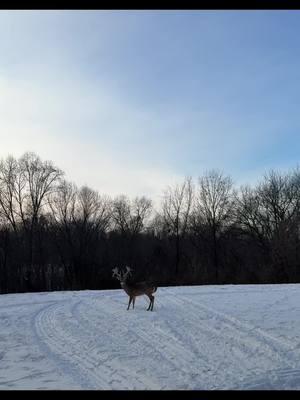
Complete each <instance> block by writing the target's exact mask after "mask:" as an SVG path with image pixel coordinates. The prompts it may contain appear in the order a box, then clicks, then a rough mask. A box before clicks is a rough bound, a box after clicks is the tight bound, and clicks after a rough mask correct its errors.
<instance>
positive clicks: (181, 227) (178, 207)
mask: <svg viewBox="0 0 300 400" xmlns="http://www.w3.org/2000/svg"><path fill="white" fill-rule="evenodd" d="M193 193H194V191H193V184H192V179H191V178H190V177H188V178H185V180H184V182H183V183H182V184H177V185H176V186H175V187H173V188H172V187H170V186H169V187H168V188H167V189H166V190H165V192H164V198H163V204H162V212H163V218H164V222H165V225H166V227H167V230H168V232H169V235H171V236H172V237H174V238H175V274H176V275H177V274H178V272H179V266H180V261H181V256H182V254H181V240H182V239H183V238H184V236H185V234H186V233H187V230H188V221H189V216H190V213H191V209H192V203H193Z"/></svg>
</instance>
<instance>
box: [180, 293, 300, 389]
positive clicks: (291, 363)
mask: <svg viewBox="0 0 300 400" xmlns="http://www.w3.org/2000/svg"><path fill="white" fill-rule="evenodd" d="M174 295H175V296H176V297H177V299H178V298H180V301H181V302H186V303H189V304H190V305H191V306H192V307H194V309H197V310H198V313H199V310H202V311H205V312H207V313H211V315H214V316H215V317H217V318H218V321H222V325H223V326H224V327H226V328H232V329H233V332H236V334H234V335H233V337H232V339H233V340H235V339H236V337H238V335H240V333H242V334H243V335H244V339H243V340H244V341H245V339H246V340H247V341H248V342H249V344H248V347H249V345H251V346H252V345H256V346H257V349H259V348H260V349H261V353H262V354H261V355H262V357H264V358H266V357H268V358H269V360H270V361H272V360H273V362H274V361H275V362H277V363H278V364H279V365H283V366H284V367H283V368H280V369H276V370H274V369H273V366H274V364H271V366H270V370H268V371H266V370H264V371H262V372H259V373H255V374H249V373H248V374H247V375H248V376H247V375H246V377H244V378H243V382H242V383H241V382H239V388H240V387H241V384H242V386H244V385H245V387H246V388H248V384H247V383H246V382H249V385H250V386H249V388H250V387H252V386H253V387H254V386H256V379H258V381H261V375H262V374H266V377H269V376H270V374H273V375H274V374H275V376H276V374H278V379H279V375H281V371H285V374H287V371H289V373H290V374H293V373H294V371H297V370H298V368H297V367H298V366H299V362H300V357H299V350H298V351H296V352H295V347H296V346H295V345H294V346H292V345H291V344H290V343H287V342H285V341H284V340H282V339H279V338H276V337H274V336H272V335H270V334H269V333H268V332H265V331H263V330H262V329H261V328H258V327H256V326H254V325H252V324H250V323H248V322H242V321H240V320H238V319H237V318H235V317H233V316H231V315H228V314H226V313H223V312H220V311H217V310H215V309H213V308H211V307H209V306H206V305H203V304H200V303H198V302H195V301H194V300H191V299H187V298H186V297H185V298H184V299H182V295H181V294H180V295H178V294H174ZM220 332H222V335H224V334H225V332H224V330H223V329H220ZM245 343H246V342H245ZM265 351H266V352H267V354H266V353H265ZM297 353H298V354H297ZM254 354H255V353H254ZM241 361H242V360H241ZM254 367H257V365H254ZM275 371H278V372H277V373H276V372H275ZM274 379H275V378H274ZM275 380H276V379H275Z"/></svg>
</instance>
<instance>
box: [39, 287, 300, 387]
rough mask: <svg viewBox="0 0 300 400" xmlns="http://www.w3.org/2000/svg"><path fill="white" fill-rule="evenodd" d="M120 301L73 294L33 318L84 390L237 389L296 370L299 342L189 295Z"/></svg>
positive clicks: (168, 293) (46, 344) (47, 348)
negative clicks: (143, 304) (144, 304)
mask: <svg viewBox="0 0 300 400" xmlns="http://www.w3.org/2000/svg"><path fill="white" fill-rule="evenodd" d="M121 299H123V295H121V293H119V292H118V293H116V294H112V293H101V294H99V295H91V296H82V295H78V296H75V299H74V298H72V299H71V301H59V302H55V303H53V302H52V303H51V304H48V305H47V306H46V307H44V308H42V309H41V310H40V311H39V312H37V313H36V314H35V316H34V319H33V326H34V329H35V334H36V336H37V339H38V342H39V344H40V346H41V348H42V350H43V351H44V352H46V353H47V354H48V356H49V357H51V358H52V359H53V360H54V361H55V362H56V364H57V365H58V367H59V368H60V369H61V370H62V371H63V372H64V373H67V374H68V375H70V376H71V377H72V378H73V381H74V382H76V384H77V385H78V384H79V385H80V387H81V388H83V389H217V388H219V389H220V388H221V389H226V388H228V389H230V388H232V387H227V386H228V384H227V382H231V386H232V382H233V381H234V380H235V381H236V385H235V388H237V389H240V388H249V387H250V388H251V387H255V386H256V385H258V386H259V385H262V382H266V380H262V372H265V373H267V371H268V370H272V369H273V374H275V375H274V380H275V381H276V376H277V378H278V379H279V378H280V377H281V378H280V379H283V378H282V377H283V376H288V377H293V378H296V377H297V376H299V375H300V373H299V374H298V375H297V365H298V364H299V353H298V352H296V350H295V347H296V346H294V345H292V344H291V343H288V342H287V341H284V340H282V339H278V338H276V337H273V336H272V335H270V334H269V333H267V332H265V331H263V330H262V329H260V328H257V327H255V326H253V325H251V324H249V323H245V322H241V321H240V320H238V319H236V318H234V317H232V316H230V315H227V314H225V313H222V312H219V311H217V310H215V309H213V308H211V307H208V306H206V305H204V304H202V303H200V302H198V301H196V300H192V299H191V298H190V297H189V296H187V295H181V294H178V292H175V291H174V292H172V289H169V288H168V289H161V290H160V293H158V296H157V300H156V307H155V309H154V310H156V311H154V312H153V313H150V312H146V311H144V310H143V311H142V310H141V309H140V308H139V307H137V308H136V309H135V310H134V311H133V310H130V311H126V309H125V302H124V303H123V302H122V301H121ZM211 350H213V351H211ZM228 364H230V368H228ZM158 366H159V368H158ZM276 366H280V368H281V369H280V370H278V373H277V375H276V370H274V367H276ZM249 371H250V372H251V371H252V375H251V373H249ZM258 373H259V376H258V375H256V374H258ZM235 375H236V376H240V377H241V379H240V380H237V379H235V378H234V376H235ZM229 378H230V379H229ZM278 379H277V381H278Z"/></svg>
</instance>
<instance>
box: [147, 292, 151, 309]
mask: <svg viewBox="0 0 300 400" xmlns="http://www.w3.org/2000/svg"><path fill="white" fill-rule="evenodd" d="M147 296H148V297H149V300H150V303H149V307H148V308H147V311H149V310H150V307H151V297H150V296H151V295H150V296H149V294H147Z"/></svg>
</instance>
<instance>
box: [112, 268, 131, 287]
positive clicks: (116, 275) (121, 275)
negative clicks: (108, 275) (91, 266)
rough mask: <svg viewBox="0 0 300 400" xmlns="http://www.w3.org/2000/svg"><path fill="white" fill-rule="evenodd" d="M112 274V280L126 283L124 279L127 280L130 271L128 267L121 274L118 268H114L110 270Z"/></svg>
mask: <svg viewBox="0 0 300 400" xmlns="http://www.w3.org/2000/svg"><path fill="white" fill-rule="evenodd" d="M112 272H113V273H112V276H113V278H116V279H118V281H120V282H121V283H122V282H125V281H126V279H127V278H128V276H129V275H131V272H132V269H131V268H129V267H126V271H123V272H122V271H121V270H119V268H118V267H116V268H114V269H113V270H112Z"/></svg>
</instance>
